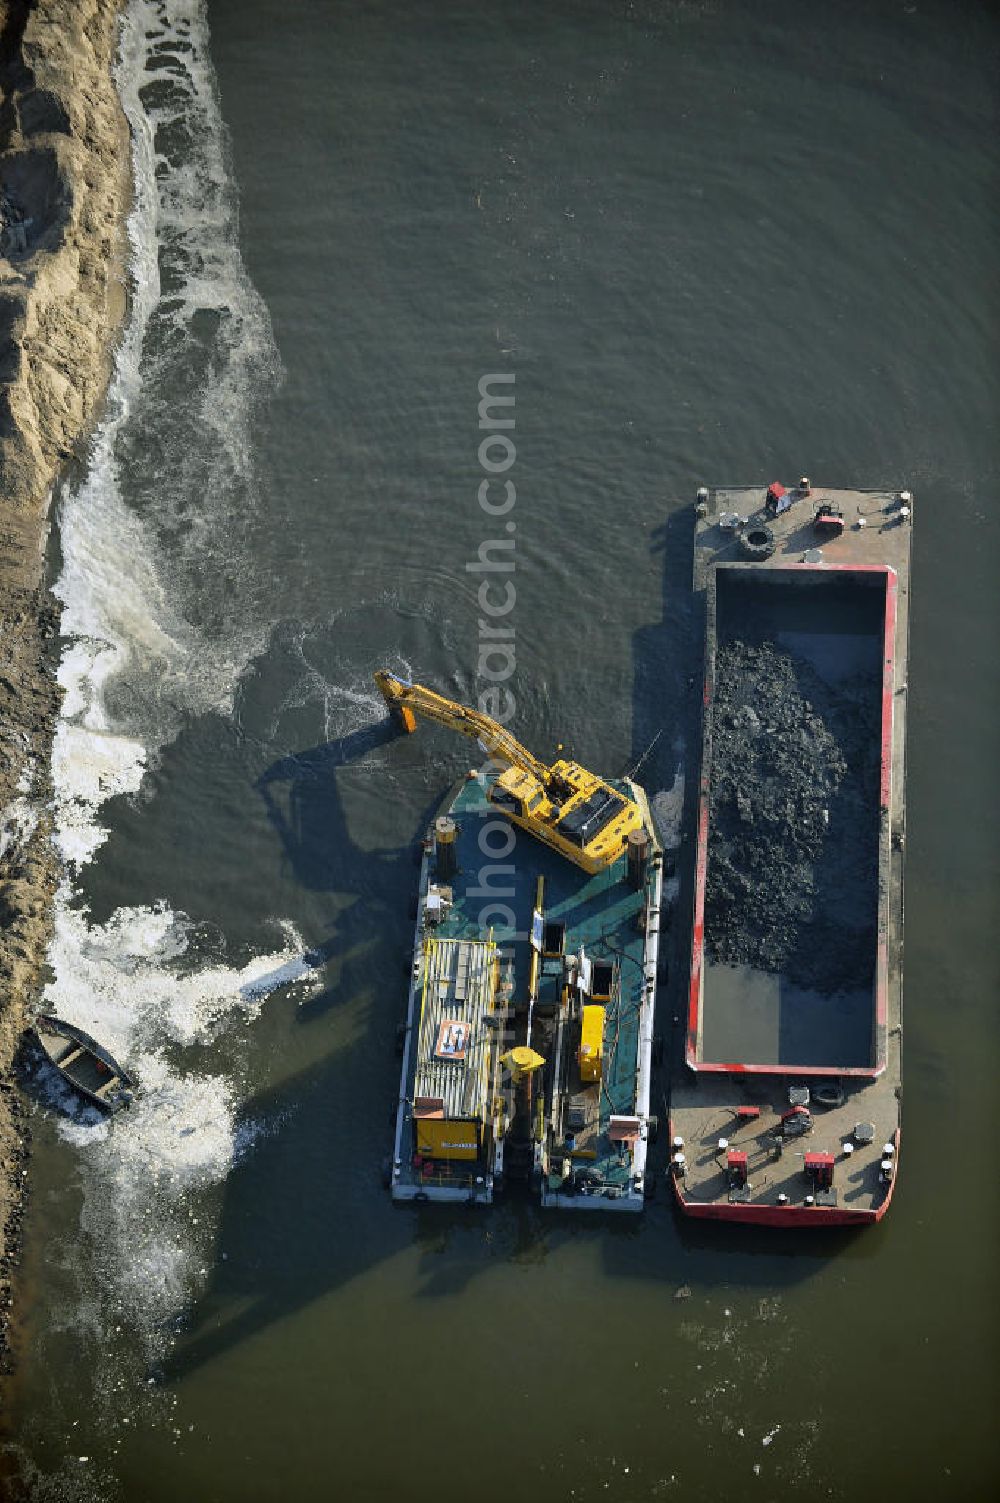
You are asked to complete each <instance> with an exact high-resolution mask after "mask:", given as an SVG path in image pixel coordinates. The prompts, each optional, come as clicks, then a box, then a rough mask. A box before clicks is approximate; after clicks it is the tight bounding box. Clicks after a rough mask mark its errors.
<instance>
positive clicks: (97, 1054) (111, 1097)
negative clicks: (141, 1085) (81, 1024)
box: [34, 1013, 137, 1112]
mask: <svg viewBox="0 0 1000 1503" xmlns="http://www.w3.org/2000/svg"><path fill="white" fill-rule="evenodd" d="M34 1031H35V1037H36V1038H37V1039H38V1042H39V1044H40V1045H41V1047H42V1051H43V1053H44V1054H45V1055H46V1057H47V1058H48V1059H49V1060H51V1062H52V1064H54V1065H55V1067H56V1069H57V1070H58V1071H59V1073H60V1074H61V1075H62V1077H63V1079H64V1080H66V1081H68V1083H69V1084H70V1085H71V1086H73V1087H74V1089H75V1090H77V1091H80V1092H81V1094H82V1095H84V1096H86V1097H87V1099H88V1100H89V1101H93V1102H95V1103H96V1104H97V1105H98V1106H100V1107H103V1108H104V1110H105V1111H108V1112H117V1111H119V1110H120V1108H121V1107H123V1106H130V1105H131V1103H132V1099H133V1097H134V1095H135V1092H136V1089H137V1084H136V1080H135V1077H134V1076H132V1075H130V1074H129V1072H128V1071H127V1070H126V1069H125V1068H124V1066H122V1065H120V1064H119V1063H118V1061H117V1060H116V1059H115V1058H114V1057H113V1056H112V1055H111V1054H109V1053H108V1051H107V1049H105V1048H104V1047H103V1045H101V1044H99V1043H97V1041H96V1040H95V1039H92V1038H91V1037H90V1035H89V1033H84V1031H83V1029H82V1028H77V1026H76V1024H75V1023H66V1022H64V1021H63V1019H62V1018H56V1017H53V1016H52V1014H51V1013H42V1014H41V1015H40V1016H39V1017H37V1018H36V1019H35V1024H34Z"/></svg>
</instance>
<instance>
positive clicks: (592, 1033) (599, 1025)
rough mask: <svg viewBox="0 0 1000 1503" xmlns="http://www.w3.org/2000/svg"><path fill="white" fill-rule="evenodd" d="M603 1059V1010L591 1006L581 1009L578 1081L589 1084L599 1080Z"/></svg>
mask: <svg viewBox="0 0 1000 1503" xmlns="http://www.w3.org/2000/svg"><path fill="white" fill-rule="evenodd" d="M603 1057H604V1008H603V1007H597V1006H595V1005H593V1004H591V1005H590V1006H589V1007H585V1008H584V1009H583V1022H582V1024H581V1026H580V1053H579V1055H578V1056H577V1059H578V1061H579V1065H580V1079H581V1080H583V1081H587V1082H591V1081H595V1080H600V1078H601V1060H602V1059H603Z"/></svg>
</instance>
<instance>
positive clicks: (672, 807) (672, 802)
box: [650, 762, 684, 851]
mask: <svg viewBox="0 0 1000 1503" xmlns="http://www.w3.org/2000/svg"><path fill="white" fill-rule="evenodd" d="M650 808H651V810H652V814H653V819H654V820H655V822H656V828H657V830H658V831H659V834H660V840H661V841H662V843H663V848H664V850H667V851H676V850H677V849H678V848H679V846H680V843H681V836H682V834H683V830H684V763H683V762H678V764H677V769H676V771H675V772H674V780H673V782H672V783H671V785H670V787H669V788H661V789H660V791H659V792H658V793H654V795H653V797H652V799H651V800H650Z"/></svg>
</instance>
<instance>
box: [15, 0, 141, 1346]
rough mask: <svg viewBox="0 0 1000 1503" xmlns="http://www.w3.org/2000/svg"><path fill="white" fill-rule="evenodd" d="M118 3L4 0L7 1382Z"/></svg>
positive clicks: (113, 112)
mask: <svg viewBox="0 0 1000 1503" xmlns="http://www.w3.org/2000/svg"><path fill="white" fill-rule="evenodd" d="M123 4H124V0H37V4H36V5H35V6H34V7H33V8H30V9H29V5H28V0H0V219H2V227H0V621H2V630H0V821H2V828H0V1373H2V1372H3V1371H6V1370H9V1368H10V1366H11V1364H12V1361H13V1355H14V1354H13V1350H12V1349H13V1345H14V1333H13V1331H12V1329H11V1314H12V1308H13V1302H14V1290H13V1288H12V1284H13V1281H14V1275H15V1272H16V1267H17V1261H18V1252H19V1244H20V1228H21V1215H22V1204H23V1197H24V1192H25V1189H26V1180H27V1160H28V1143H27V1122H26V1114H25V1111H24V1106H23V1102H22V1101H21V1098H20V1094H19V1091H18V1087H17V1084H16V1080H15V1078H14V1074H13V1062H14V1059H15V1056H16V1053H17V1049H18V1046H19V1043H20V1040H21V1036H22V1033H23V1029H24V1024H25V1019H26V1016H27V1013H28V1010H29V1008H30V1004H31V1003H32V1001H33V1000H34V998H35V996H36V995H37V990H38V984H39V973H40V967H41V964H42V961H43V960H44V956H45V950H46V945H47V942H48V938H49V934H50V924H51V907H52V903H51V900H52V895H53V892H54V889H55V883H56V877H57V870H56V862H55V858H54V853H53V850H52V845H51V839H50V834H51V831H50V825H49V821H48V819H47V817H45V815H42V816H41V817H36V816H37V811H38V810H39V809H40V808H46V807H47V806H48V804H49V802H50V799H51V787H50V774H49V768H50V751H51V744H52V733H53V729H54V724H55V717H56V714H57V711H58V707H59V689H58V686H57V684H56V682H55V678H54V676H53V673H54V668H53V663H52V655H51V648H50V647H49V646H48V645H47V644H48V643H49V642H50V639H51V638H52V637H53V635H54V634H55V632H56V630H57V629H58V608H57V606H56V603H55V602H54V601H53V599H52V597H51V596H50V595H49V594H48V593H47V592H46V591H45V589H44V579H43V568H44V548H45V541H46V538H47V535H48V527H49V514H48V513H49V500H50V497H51V493H52V487H53V485H54V484H55V483H56V481H57V480H58V478H59V476H60V475H61V474H64V473H65V472H66V471H67V469H68V468H69V467H71V466H72V465H73V464H74V463H82V462H83V460H84V458H85V454H86V443H87V438H88V436H89V434H90V433H91V432H92V430H93V427H94V424H95V422H96V420H97V418H98V417H99V415H100V410H101V406H102V403H103V401H104V397H105V395H106V392H107V386H108V380H109V377H110V372H111V359H112V355H113V352H114V348H115V344H116V341H117V338H118V335H119V332H120V330H121V325H122V320H123V318H124V315H125V309H126V302H127V297H126V273H125V265H126V234H125V217H126V214H127V211H128V207H129V203H130V195H131V161H130V145H129V132H128V124H127V122H126V120H125V117H124V114H123V112H122V108H121V103H120V101H119V99H118V95H117V92H116V90H115V87H114V83H113V79H112V72H111V70H112V66H113V63H114V60H115V56H116V53H117V47H118V16H119V12H120V11H121V9H122V7H123Z"/></svg>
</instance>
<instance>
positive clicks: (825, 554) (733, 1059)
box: [670, 482, 912, 1226]
mask: <svg viewBox="0 0 1000 1503" xmlns="http://www.w3.org/2000/svg"><path fill="white" fill-rule="evenodd" d="M696 511H697V516H696V528H695V549H694V552H695V557H694V588H695V591H696V592H697V594H698V596H699V597H700V598H701V600H702V601H703V602H704V610H705V623H706V624H705V689H704V710H703V716H704V718H703V729H702V767H701V778H700V784H699V805H698V828H697V858H696V871H695V893H694V913H693V929H692V948H691V969H690V983H689V995H688V1010H687V1019H686V1028H685V1036H684V1041H683V1059H678V1061H677V1062H676V1063H675V1065H674V1068H673V1079H672V1084H671V1112H670V1115H671V1124H670V1131H671V1139H672V1142H671V1159H672V1179H673V1183H674V1188H675V1192H676V1198H677V1201H678V1204H679V1206H680V1208H681V1209H682V1211H684V1212H685V1213H686V1214H687V1215H691V1216H696V1217H702V1218H708V1219H720V1220H722V1219H725V1220H737V1221H743V1222H752V1223H754V1222H755V1223H764V1224H784V1225H794V1226H802V1225H814V1226H815V1225H831V1224H861V1223H864V1222H867V1221H874V1220H878V1219H880V1218H881V1216H883V1215H884V1214H885V1211H886V1209H887V1208H888V1205H889V1202H890V1199H891V1196H892V1191H893V1187H894V1184H895V1179H896V1173H897V1168H898V1155H899V1141H900V1119H899V1110H900V1096H901V1081H902V1063H901V1034H902V943H903V853H904V846H905V810H906V801H905V771H906V769H905V726H906V687H907V672H908V652H907V649H908V615H909V611H908V607H909V580H910V568H909V565H910V540H911V535H912V500H911V498H910V497H909V495H908V493H905V492H903V493H893V492H882V491H853V490H852V491H844V490H838V491H831V490H827V489H823V490H822V491H821V492H818V491H816V490H815V488H811V487H809V486H808V484H807V483H805V482H803V483H800V485H799V486H798V487H796V488H794V489H792V490H789V491H786V490H785V489H784V488H783V487H781V486H780V485H776V486H773V487H740V488H720V489H717V490H715V491H713V492H709V491H702V492H700V493H699V498H698V503H697V508H696Z"/></svg>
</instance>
